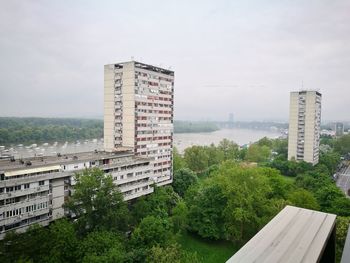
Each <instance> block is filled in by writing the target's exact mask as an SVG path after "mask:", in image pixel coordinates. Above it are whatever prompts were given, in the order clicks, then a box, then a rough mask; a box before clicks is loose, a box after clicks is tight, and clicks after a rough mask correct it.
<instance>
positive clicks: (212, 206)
mask: <svg viewBox="0 0 350 263" xmlns="http://www.w3.org/2000/svg"><path fill="white" fill-rule="evenodd" d="M185 200H186V203H187V205H188V210H189V211H188V222H189V228H190V229H191V230H192V231H194V232H197V233H198V234H199V235H200V236H202V237H205V238H212V239H220V238H223V237H224V225H223V222H224V213H223V211H224V209H225V207H226V205H227V198H226V197H225V195H224V193H223V190H222V188H221V187H219V186H218V185H217V184H215V183H214V182H211V181H208V180H206V182H205V183H204V184H201V185H199V186H196V187H192V188H190V189H189V190H188V191H187V193H186V196H185Z"/></svg>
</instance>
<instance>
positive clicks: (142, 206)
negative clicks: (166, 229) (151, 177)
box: [132, 186, 180, 223]
mask: <svg viewBox="0 0 350 263" xmlns="http://www.w3.org/2000/svg"><path fill="white" fill-rule="evenodd" d="M179 201H180V196H179V195H178V194H177V193H175V192H174V190H173V188H172V187H171V186H163V187H156V186H155V188H154V192H153V193H152V194H151V195H148V196H146V197H142V198H139V199H138V200H136V202H135V204H134V205H133V207H132V214H133V218H134V220H135V222H137V223H138V222H140V221H141V220H142V219H143V218H144V217H146V216H150V215H152V216H155V217H162V218H167V217H168V216H169V215H170V214H171V211H172V209H173V208H174V207H175V206H176V204H177V203H178V202H179Z"/></svg>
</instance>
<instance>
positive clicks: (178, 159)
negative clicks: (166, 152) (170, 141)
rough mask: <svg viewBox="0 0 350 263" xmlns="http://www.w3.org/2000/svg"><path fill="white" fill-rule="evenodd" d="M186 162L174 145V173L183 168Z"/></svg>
mask: <svg viewBox="0 0 350 263" xmlns="http://www.w3.org/2000/svg"><path fill="white" fill-rule="evenodd" d="M185 166H186V163H185V160H184V158H183V157H182V156H181V155H180V153H179V151H178V150H177V148H176V147H174V149H173V167H174V173H176V172H177V171H178V170H180V169H183V168H185Z"/></svg>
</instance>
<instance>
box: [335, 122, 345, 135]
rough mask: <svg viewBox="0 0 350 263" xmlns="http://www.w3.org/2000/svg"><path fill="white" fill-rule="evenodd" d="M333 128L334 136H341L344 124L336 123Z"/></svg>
mask: <svg viewBox="0 0 350 263" xmlns="http://www.w3.org/2000/svg"><path fill="white" fill-rule="evenodd" d="M334 128H335V136H342V135H343V134H344V124H343V123H342V122H337V123H336V124H335V127H334Z"/></svg>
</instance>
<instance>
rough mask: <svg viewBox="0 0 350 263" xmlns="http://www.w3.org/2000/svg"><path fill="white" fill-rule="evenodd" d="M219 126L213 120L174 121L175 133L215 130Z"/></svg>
mask: <svg viewBox="0 0 350 263" xmlns="http://www.w3.org/2000/svg"><path fill="white" fill-rule="evenodd" d="M217 130H219V128H218V127H217V126H216V125H215V124H214V123H213V122H201V121H174V132H175V133H192V132H213V131H217Z"/></svg>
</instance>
